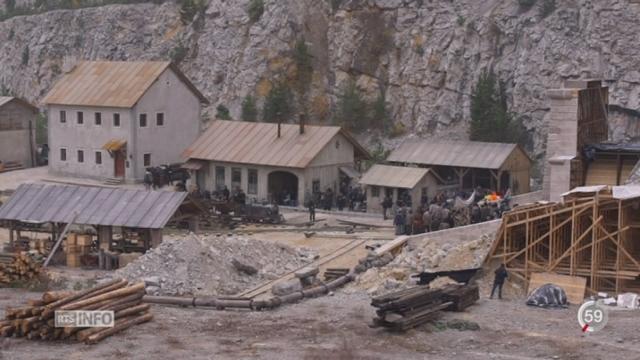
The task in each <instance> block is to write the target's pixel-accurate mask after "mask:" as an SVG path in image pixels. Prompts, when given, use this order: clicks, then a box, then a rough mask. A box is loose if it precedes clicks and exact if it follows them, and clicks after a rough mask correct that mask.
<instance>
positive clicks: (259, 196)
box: [198, 161, 305, 203]
mask: <svg viewBox="0 0 640 360" xmlns="http://www.w3.org/2000/svg"><path fill="white" fill-rule="evenodd" d="M216 167H220V168H224V175H225V176H224V183H223V184H220V185H226V186H227V188H228V189H229V191H231V192H233V191H234V190H235V188H234V187H233V185H232V182H231V173H232V169H234V168H235V169H240V173H241V176H242V178H241V180H242V181H241V185H240V186H241V188H242V190H243V191H244V192H245V193H246V194H247V199H248V200H250V201H252V200H255V201H259V202H261V201H266V200H270V196H271V194H269V188H268V186H269V174H271V173H272V172H274V171H286V172H290V173H292V174H293V175H295V176H297V177H298V201H299V202H300V203H301V201H304V188H305V175H304V171H303V170H302V169H293V168H282V167H274V166H254V165H246V164H235V163H225V162H213V161H209V162H207V165H205V166H204V167H203V168H202V169H200V170H198V171H199V172H201V173H204V175H203V177H202V178H203V179H204V184H198V186H199V187H200V189H204V190H208V191H211V192H213V191H215V190H216V186H217V185H219V184H218V183H217V182H216ZM250 169H251V170H257V171H258V188H257V193H251V192H249V170H250Z"/></svg>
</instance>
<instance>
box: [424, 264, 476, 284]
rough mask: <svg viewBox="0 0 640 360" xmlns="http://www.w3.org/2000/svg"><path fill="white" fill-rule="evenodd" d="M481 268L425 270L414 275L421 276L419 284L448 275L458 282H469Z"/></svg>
mask: <svg viewBox="0 0 640 360" xmlns="http://www.w3.org/2000/svg"><path fill="white" fill-rule="evenodd" d="M478 270H480V269H479V268H476V269H464V270H451V271H437V272H429V271H423V272H421V273H419V274H417V275H413V276H412V277H417V278H419V279H420V280H419V282H418V285H429V283H431V282H432V281H433V280H435V279H437V278H439V277H448V278H450V279H452V280H454V281H456V282H458V283H463V284H467V283H468V282H469V281H470V280H471V278H473V277H474V276H475V275H476V273H477V272H478Z"/></svg>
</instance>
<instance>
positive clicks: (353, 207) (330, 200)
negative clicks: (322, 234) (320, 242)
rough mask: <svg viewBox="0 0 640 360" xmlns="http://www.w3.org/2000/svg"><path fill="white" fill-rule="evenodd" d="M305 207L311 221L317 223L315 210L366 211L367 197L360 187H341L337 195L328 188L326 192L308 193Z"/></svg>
mask: <svg viewBox="0 0 640 360" xmlns="http://www.w3.org/2000/svg"><path fill="white" fill-rule="evenodd" d="M304 198H305V202H304V206H305V207H306V208H307V209H308V210H309V221H311V222H313V221H315V210H316V209H322V210H325V211H331V210H333V209H337V210H339V211H343V210H345V209H347V210H349V211H366V209H367V197H366V194H365V192H364V191H363V190H362V188H361V187H359V186H355V187H354V186H347V187H341V188H340V191H339V192H338V193H337V194H336V193H335V192H334V191H333V189H331V188H327V189H326V190H325V191H318V192H314V193H307V194H306V195H305V197H304Z"/></svg>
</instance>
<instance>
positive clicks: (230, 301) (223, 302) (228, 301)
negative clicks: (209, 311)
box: [142, 273, 355, 311]
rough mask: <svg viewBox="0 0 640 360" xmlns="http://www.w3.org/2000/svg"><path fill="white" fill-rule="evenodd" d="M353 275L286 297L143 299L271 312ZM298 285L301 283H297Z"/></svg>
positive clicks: (332, 287) (341, 283)
mask: <svg viewBox="0 0 640 360" xmlns="http://www.w3.org/2000/svg"><path fill="white" fill-rule="evenodd" d="M354 277H355V276H354V275H353V274H351V273H350V274H347V275H344V276H341V277H339V278H337V279H335V280H332V281H330V282H326V283H323V284H320V285H318V286H315V287H311V288H308V289H304V290H302V289H298V290H296V291H294V292H291V293H289V294H286V295H280V296H271V297H269V298H266V299H260V300H258V299H251V298H243V297H239V298H225V297H218V298H215V297H178V296H152V295H145V296H144V297H143V298H142V301H143V302H144V303H149V304H160V305H175V306H184V307H192V306H193V307H204V308H213V309H216V310H225V309H230V310H233V309H236V310H238V309H240V310H242V309H244V310H254V311H260V310H271V309H275V308H277V307H279V306H281V305H284V304H291V303H295V302H298V301H300V300H303V299H308V298H314V297H318V296H321V295H324V294H328V293H329V292H330V291H334V290H336V289H338V288H340V287H342V286H344V285H345V284H347V283H348V282H350V281H352V280H353V279H354ZM296 283H297V284H298V285H300V283H299V282H298V281H296Z"/></svg>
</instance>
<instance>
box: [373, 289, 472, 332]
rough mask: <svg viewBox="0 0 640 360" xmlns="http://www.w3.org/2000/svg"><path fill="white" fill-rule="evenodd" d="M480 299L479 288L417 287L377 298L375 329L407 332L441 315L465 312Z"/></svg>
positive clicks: (375, 300) (375, 303)
mask: <svg viewBox="0 0 640 360" xmlns="http://www.w3.org/2000/svg"><path fill="white" fill-rule="evenodd" d="M479 298H480V293H479V290H478V286H477V285H447V286H445V287H443V288H440V289H430V288H428V287H426V286H417V287H413V288H410V289H405V290H400V291H397V292H394V293H390V294H386V295H382V296H378V297H375V298H373V299H372V300H371V305H372V306H373V307H375V308H377V309H378V310H377V311H376V314H377V315H378V317H376V318H374V319H373V325H372V326H374V327H384V328H387V329H388V330H390V331H406V330H408V329H411V328H413V327H416V326H419V325H422V324H424V323H426V322H429V321H431V320H433V319H434V318H435V317H436V316H437V315H438V313H439V312H440V311H442V310H447V311H463V310H464V309H466V308H467V307H469V306H471V305H472V304H473V303H475V302H476V301H477V300H478V299H479Z"/></svg>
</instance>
